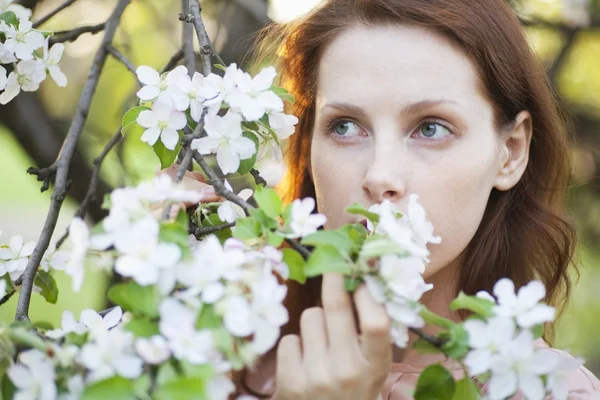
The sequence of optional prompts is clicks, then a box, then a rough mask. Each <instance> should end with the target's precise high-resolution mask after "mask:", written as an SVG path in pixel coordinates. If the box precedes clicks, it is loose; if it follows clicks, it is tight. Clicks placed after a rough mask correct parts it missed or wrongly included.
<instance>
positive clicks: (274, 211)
mask: <svg viewBox="0 0 600 400" xmlns="http://www.w3.org/2000/svg"><path fill="white" fill-rule="evenodd" d="M254 200H256V204H258V206H259V207H260V209H261V210H263V211H264V212H265V213H266V214H267V215H268V216H269V217H271V218H273V219H274V220H277V219H279V214H281V210H282V208H283V201H282V200H281V197H279V195H278V194H277V192H276V191H275V190H273V189H270V188H265V187H262V186H257V187H256V190H255V191H254Z"/></svg>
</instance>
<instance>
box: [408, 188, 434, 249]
mask: <svg viewBox="0 0 600 400" xmlns="http://www.w3.org/2000/svg"><path fill="white" fill-rule="evenodd" d="M418 201H419V196H418V195H416V194H411V195H410V196H408V207H407V213H406V215H404V217H403V218H405V219H406V220H407V221H408V225H409V226H410V227H411V228H412V229H413V232H414V233H415V236H416V241H417V243H419V244H421V245H422V246H425V245H426V244H427V243H433V244H439V243H441V242H442V238H441V237H439V236H434V235H433V224H432V223H431V222H430V221H428V220H427V217H426V215H425V209H424V208H423V207H422V206H421V205H420V204H419V203H418Z"/></svg>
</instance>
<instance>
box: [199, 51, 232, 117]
mask: <svg viewBox="0 0 600 400" xmlns="http://www.w3.org/2000/svg"><path fill="white" fill-rule="evenodd" d="M237 71H238V68H237V65H236V64H235V63H234V64H231V65H230V66H229V67H227V69H226V71H225V74H224V75H223V77H221V76H219V75H217V74H212V73H211V74H209V75H208V76H207V77H206V78H204V81H203V87H202V88H201V89H200V94H201V95H202V96H203V97H204V98H205V99H206V100H205V101H204V106H205V107H208V115H217V113H218V112H219V110H220V109H221V106H222V105H223V101H224V100H225V98H226V97H227V96H228V95H229V93H231V92H233V91H234V90H235V75H236V74H237Z"/></svg>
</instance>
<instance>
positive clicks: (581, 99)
mask: <svg viewBox="0 0 600 400" xmlns="http://www.w3.org/2000/svg"><path fill="white" fill-rule="evenodd" d="M62 1H63V0H46V1H43V2H42V3H41V4H40V5H39V6H38V8H37V9H36V14H35V15H37V16H41V15H44V14H46V13H47V12H48V11H49V10H52V9H53V8H54V7H55V6H56V5H58V4H60V3H61V2H62ZM257 1H258V2H260V1H262V0H257ZM276 1H279V2H280V3H281V4H279V6H280V7H285V3H286V2H290V3H288V4H291V2H296V1H300V0H271V5H275V4H274V3H275V2H276ZM581 1H582V0H518V1H517V0H515V1H513V2H512V3H513V4H514V6H515V8H516V9H517V10H518V11H519V13H520V14H521V15H523V16H527V17H528V18H529V17H532V18H535V19H539V20H541V21H547V22H550V25H548V24H539V25H534V26H530V27H528V28H527V31H528V35H529V38H530V41H531V44H532V46H533V47H534V48H535V50H536V51H537V53H538V54H539V56H540V58H541V60H542V61H543V62H544V63H545V64H546V65H548V66H549V67H550V66H552V64H553V63H554V61H555V60H556V58H557V57H559V56H561V53H563V52H564V51H563V47H564V46H565V44H568V45H569V49H568V52H567V53H566V56H565V58H564V61H563V62H562V64H561V66H560V69H559V70H558V72H557V75H556V84H557V88H558V90H559V93H560V96H561V99H562V101H563V102H564V104H565V106H566V107H567V108H568V109H569V110H571V111H574V112H577V113H578V114H580V115H585V116H586V118H589V120H590V121H592V122H591V126H592V127H593V128H594V129H592V130H591V131H590V132H591V133H590V132H586V135H585V136H584V135H583V133H582V132H576V135H575V136H576V137H577V138H578V139H577V144H574V146H573V155H574V161H575V165H574V174H573V188H572V189H571V192H570V195H569V207H570V210H571V212H572V213H573V214H574V216H575V217H576V222H577V226H578V229H579V232H580V234H581V237H582V240H581V246H580V251H579V256H580V261H581V263H580V264H581V268H580V270H581V279H580V280H579V281H578V283H577V284H576V285H575V286H574V290H573V296H572V298H571V301H570V303H569V305H568V308H567V310H566V312H565V313H564V316H563V318H562V319H561V321H560V323H559V324H558V329H557V335H556V343H555V346H557V347H561V348H564V347H568V348H570V350H571V351H572V353H574V354H577V355H581V356H583V357H585V358H586V360H587V365H588V367H589V368H590V369H591V370H592V371H593V372H594V373H596V374H597V375H600V350H599V349H600V319H599V318H597V316H598V315H600V296H598V295H597V294H596V292H595V291H596V290H597V287H600V267H599V266H598V264H599V262H600V184H599V183H598V178H597V177H598V175H599V171H598V170H597V169H598V166H600V67H599V65H600V26H599V27H596V28H594V29H592V28H585V29H582V30H581V31H580V32H578V33H577V36H576V37H575V38H574V40H572V41H571V42H569V32H570V31H569V29H573V25H572V22H569V21H568V20H566V17H565V15H569V9H568V7H569V4H576V3H579V2H581ZM235 2H239V3H240V4H243V3H244V2H242V1H240V0H211V1H207V2H205V5H206V7H205V13H206V14H207V15H208V16H209V18H210V17H212V19H209V20H208V21H207V27H208V29H209V33H210V34H211V36H212V37H215V36H217V40H215V42H216V44H217V46H219V44H220V43H221V44H222V45H228V46H229V45H231V46H233V45H235V44H236V43H237V39H235V38H228V37H227V36H228V35H229V34H231V32H232V31H231V30H230V29H228V28H227V27H226V26H221V27H219V23H218V22H217V21H220V20H221V18H220V13H224V12H225V11H224V10H225V9H227V4H229V3H235ZM114 3H115V1H114V0H78V1H77V2H75V3H74V4H73V5H72V6H70V7H69V8H68V9H67V10H65V11H64V12H63V13H61V14H59V16H57V17H56V18H54V19H52V20H51V21H49V23H47V24H46V25H45V26H44V27H45V28H47V29H50V30H65V29H70V28H72V27H74V26H80V25H88V24H90V25H91V24H96V23H100V22H103V21H104V20H105V19H106V17H107V16H108V14H109V13H110V11H111V9H112V6H113V5H114ZM253 3H255V1H254V0H253V1H248V2H247V3H245V4H246V6H250V5H251V4H253ZM179 4H180V2H179V1H178V0H136V1H134V2H132V4H131V6H130V7H129V8H128V9H127V11H126V12H125V14H124V17H123V24H122V25H121V29H120V31H119V32H118V34H117V36H116V41H115V47H117V48H119V49H120V50H121V51H122V52H123V54H125V55H126V56H127V57H128V58H129V59H130V60H131V61H132V62H133V64H134V65H136V66H137V65H142V64H147V65H151V66H152V67H155V68H157V69H160V68H162V67H163V66H164V65H165V64H166V63H167V61H168V60H169V59H170V57H171V56H172V55H173V54H174V53H175V52H176V51H177V50H178V49H179V48H180V37H181V23H180V22H179V21H178V19H177V14H178V12H179V11H178V10H179ZM282 4H284V5H282ZM565 7H566V8H565ZM590 9H591V10H592V11H593V12H592V13H591V15H592V20H593V21H594V22H595V23H598V21H599V20H600V0H591V2H590ZM552 24H558V27H557V26H556V25H552ZM599 25H600V24H599ZM565 28H566V29H565ZM100 38H101V36H100V35H97V36H92V35H85V36H82V37H81V38H80V39H79V40H78V41H76V42H74V43H69V44H67V46H66V51H65V55H64V58H63V62H62V64H61V65H62V68H63V70H64V71H65V73H66V74H67V76H68V77H69V85H68V87H67V88H64V89H61V88H58V87H56V86H55V85H54V83H53V82H51V81H50V80H47V81H46V82H45V83H44V84H43V87H42V90H41V93H40V95H41V98H42V100H43V103H44V105H45V107H46V108H47V111H48V112H49V113H50V115H51V116H52V117H53V118H54V119H55V120H56V121H58V122H59V123H62V124H63V125H64V126H67V125H68V122H69V119H70V118H71V116H72V115H73V113H74V110H75V108H76V105H77V102H78V99H79V94H80V90H81V88H82V86H83V84H84V82H85V80H86V78H87V73H88V69H89V66H90V64H91V58H92V57H93V54H94V52H95V50H96V48H97V46H98V44H99V43H100ZM227 39H229V40H227ZM136 90H137V86H136V80H135V79H134V77H133V76H132V75H131V74H130V73H129V72H128V71H127V70H126V69H125V68H124V67H123V65H121V64H120V63H118V62H116V61H114V60H113V59H109V61H108V64H107V66H106V68H105V69H104V72H103V73H102V76H101V79H100V83H99V86H98V90H97V92H96V97H95V100H94V103H93V106H92V109H91V110H90V114H89V118H88V122H87V124H86V128H85V131H84V134H83V136H82V144H83V146H82V149H83V151H84V153H85V156H86V157H87V159H88V160H89V163H90V165H91V163H92V160H93V158H94V157H96V156H97V155H98V154H99V153H100V152H101V150H102V148H103V147H104V145H105V144H106V143H107V142H108V140H109V139H110V137H111V136H112V135H113V134H114V133H115V131H116V129H117V127H118V126H119V125H120V120H121V118H122V115H123V114H124V111H125V110H126V109H128V108H129V107H130V106H131V105H132V104H133V103H134V102H135V97H134V96H135V91H136ZM594 121H596V122H594ZM594 124H595V125H594ZM576 125H577V124H574V126H576ZM580 133H581V134H580ZM140 135H141V132H140V131H139V130H138V131H135V130H133V131H132V132H129V133H128V134H127V136H126V137H125V138H124V140H122V141H121V143H120V144H119V145H118V149H117V151H115V152H112V153H111V154H110V155H109V156H108V157H107V159H106V160H105V164H104V166H103V168H102V176H103V177H104V179H106V180H107V181H108V182H109V183H110V184H111V185H113V186H120V185H125V184H135V183H136V182H138V181H140V180H141V179H144V178H147V177H149V176H152V175H153V174H154V173H155V171H156V170H157V168H158V161H157V160H156V158H155V156H154V154H153V152H152V149H151V148H150V147H149V146H147V145H146V144H144V143H142V142H141V141H140ZM0 155H1V157H0V168H1V169H2V173H1V174H0V176H1V178H0V205H1V206H2V207H1V208H0V209H2V210H5V211H2V212H0V230H4V231H5V233H4V234H3V236H2V237H0V240H3V241H5V240H6V239H7V237H9V236H10V235H12V234H16V233H17V232H24V233H25V236H26V238H27V239H29V240H35V239H37V235H38V233H39V230H40V228H41V225H40V224H41V222H43V219H44V218H45V212H46V210H47V207H48V204H49V201H48V199H49V196H50V194H49V192H46V193H43V194H40V193H39V191H38V190H39V184H38V182H36V181H35V178H34V177H32V176H29V175H26V174H25V169H26V168H27V167H29V166H30V165H32V164H33V162H32V160H30V159H29V158H28V157H27V155H25V154H24V153H23V152H22V151H21V150H20V149H19V147H18V145H17V143H16V141H15V140H14V138H13V137H12V136H11V134H10V132H7V131H6V130H0ZM74 207H75V205H74V204H72V203H70V204H67V205H66V207H65V208H64V209H63V211H62V215H61V218H62V220H63V226H64V221H68V220H69V218H70V216H71V215H72V214H73V212H74ZM11 221H12V222H13V225H14V224H15V223H14V221H23V222H19V223H16V225H15V226H12V227H9V228H7V226H6V225H7V224H9V223H10V222H11ZM32 221H35V223H34V222H32ZM60 234H62V230H60V229H57V235H60ZM57 280H58V282H59V283H60V284H62V286H61V287H63V288H69V287H70V282H69V280H68V279H66V277H65V276H62V275H61V276H58V277H57ZM106 281H107V278H106V277H103V276H102V275H100V274H88V276H87V277H86V280H85V283H84V288H83V290H82V292H81V293H79V294H77V295H75V294H73V293H69V292H68V290H63V291H62V292H61V295H60V296H59V300H58V303H57V305H58V307H56V306H50V305H47V304H44V302H43V300H42V299H41V297H40V296H34V297H33V306H32V313H31V316H32V320H33V321H34V322H37V321H47V322H50V323H53V324H57V323H59V321H60V316H61V314H62V310H63V309H71V310H73V311H74V312H75V315H78V314H79V310H81V309H82V308H86V307H91V308H96V309H99V308H102V307H103V304H102V299H103V292H104V290H105V287H106ZM15 304H16V297H15V298H13V299H11V301H10V302H9V303H8V304H7V305H6V306H3V307H1V308H0V313H2V314H1V315H0V320H2V321H10V320H11V319H12V318H13V315H12V310H14V309H15ZM7 311H10V314H11V315H7V314H8V313H7Z"/></svg>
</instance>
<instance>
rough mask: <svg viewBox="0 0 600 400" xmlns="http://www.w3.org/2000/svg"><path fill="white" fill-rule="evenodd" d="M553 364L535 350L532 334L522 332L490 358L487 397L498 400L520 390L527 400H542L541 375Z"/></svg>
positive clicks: (553, 358) (543, 390)
mask: <svg viewBox="0 0 600 400" xmlns="http://www.w3.org/2000/svg"><path fill="white" fill-rule="evenodd" d="M556 361H557V360H556V358H555V357H553V356H552V355H551V354H549V353H548V352H547V351H542V350H540V349H537V350H536V348H535V345H534V342H533V335H532V333H531V332H530V331H529V330H522V331H521V332H519V333H518V334H517V335H516V336H515V337H514V339H513V340H511V341H510V342H509V343H508V344H507V345H506V346H503V347H502V348H501V349H500V351H499V353H498V354H496V355H494V356H493V357H492V367H491V372H492V373H491V378H490V381H489V389H488V396H489V397H490V399H492V400H496V399H498V400H500V399H505V398H507V397H509V396H511V395H512V394H513V393H515V392H516V391H517V390H520V391H521V392H522V393H523V395H524V396H525V397H526V398H527V399H528V400H543V399H544V397H545V392H546V391H545V388H544V383H543V381H542V378H541V376H542V375H546V374H548V373H550V372H551V371H552V370H554V369H555V368H556Z"/></svg>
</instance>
